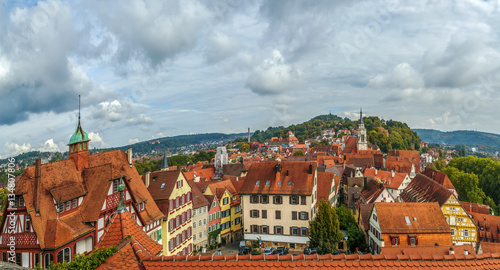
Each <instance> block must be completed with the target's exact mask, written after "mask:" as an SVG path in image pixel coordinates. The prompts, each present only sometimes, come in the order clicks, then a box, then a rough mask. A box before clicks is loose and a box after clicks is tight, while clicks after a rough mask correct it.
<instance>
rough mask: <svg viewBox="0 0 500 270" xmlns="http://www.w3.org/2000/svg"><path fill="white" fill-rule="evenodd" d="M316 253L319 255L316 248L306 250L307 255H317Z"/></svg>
mask: <svg viewBox="0 0 500 270" xmlns="http://www.w3.org/2000/svg"><path fill="white" fill-rule="evenodd" d="M316 253H318V250H317V249H316V248H313V247H306V248H304V254H305V255H311V254H316Z"/></svg>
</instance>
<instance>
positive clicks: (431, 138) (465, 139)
mask: <svg viewBox="0 0 500 270" xmlns="http://www.w3.org/2000/svg"><path fill="white" fill-rule="evenodd" d="M413 131H415V132H417V134H418V136H420V139H422V141H425V142H429V143H439V144H450V145H456V144H464V145H467V146H472V147H481V146H483V147H492V148H496V149H499V148H500V135H499V134H494V133H486V132H480V131H472V130H457V131H448V132H443V131H439V130H435V129H413Z"/></svg>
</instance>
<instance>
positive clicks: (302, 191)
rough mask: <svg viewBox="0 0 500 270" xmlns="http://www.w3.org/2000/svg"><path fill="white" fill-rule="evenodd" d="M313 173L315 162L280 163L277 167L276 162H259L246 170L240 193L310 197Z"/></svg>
mask: <svg viewBox="0 0 500 270" xmlns="http://www.w3.org/2000/svg"><path fill="white" fill-rule="evenodd" d="M309 166H311V169H312V173H311V174H309ZM278 167H280V172H279V171H278ZM315 171H316V162H293V161H282V162H281V163H280V165H279V166H278V162H277V161H271V162H260V163H257V164H254V165H252V167H250V169H249V170H248V174H247V175H246V177H245V180H244V183H243V185H242V187H241V190H240V193H241V194H297V195H311V194H312V190H313V187H314V175H315ZM268 183H269V185H268Z"/></svg>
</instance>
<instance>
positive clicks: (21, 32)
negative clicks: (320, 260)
mask: <svg viewBox="0 0 500 270" xmlns="http://www.w3.org/2000/svg"><path fill="white" fill-rule="evenodd" d="M407 2H411V3H407ZM499 13H500V3H499V1H467V0H460V1H445V0H442V1H441V0H439V1H438V0H429V1H402V0H400V1H398V0H385V1H373V0H370V1H362V0H361V1H347V0H346V1H344V0H336V1H330V0H328V1H321V0H319V1H305V0H304V1H293V0H273V1H252V0H227V1H190V0H182V1H164V0H151V1H143V0H123V1H112V2H110V1H100V0H85V1H58V0H48V1H5V0H0V131H1V132H0V157H1V158H6V157H9V156H14V155H17V154H19V153H22V152H26V151H31V150H40V151H67V143H68V141H69V138H70V136H71V135H72V134H73V132H74V131H75V129H76V126H77V124H78V106H79V105H78V95H81V124H82V127H83V129H84V130H85V131H86V132H87V133H88V134H89V136H90V139H91V140H92V141H91V147H97V148H100V147H110V146H113V147H117V146H123V145H126V144H130V143H134V142H139V141H145V140H150V139H153V138H159V137H165V136H173V135H180V134H192V133H211V132H222V133H239V132H246V131H247V128H248V127H250V128H251V130H252V131H254V130H257V129H261V130H262V129H266V128H267V127H269V126H279V125H284V126H287V125H290V124H297V123H301V122H304V121H307V120H309V119H311V118H312V117H315V116H317V115H321V114H327V113H330V112H331V113H332V114H336V115H339V116H342V117H348V118H351V119H355V118H358V117H359V109H360V108H361V107H362V108H363V114H364V115H366V116H379V117H381V118H384V119H393V120H398V121H402V122H406V123H408V125H409V126H410V127H411V128H433V129H439V130H443V131H450V130H478V131H485V132H493V133H500V117H498V116H499V112H500V110H499V109H498V104H500V97H499V91H498V89H499V87H500V70H499V68H500V36H499V34H500V20H499V19H498V18H499V15H500V14H499Z"/></svg>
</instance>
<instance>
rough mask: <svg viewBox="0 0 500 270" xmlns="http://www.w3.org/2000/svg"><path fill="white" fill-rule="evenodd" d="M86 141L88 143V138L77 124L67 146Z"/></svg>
mask: <svg viewBox="0 0 500 270" xmlns="http://www.w3.org/2000/svg"><path fill="white" fill-rule="evenodd" d="M88 141H90V139H89V136H88V135H87V133H86V132H85V131H83V129H82V126H81V125H80V123H78V127H77V128H76V131H75V133H74V134H73V135H72V136H71V139H69V143H68V145H70V144H75V143H79V142H88Z"/></svg>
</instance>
